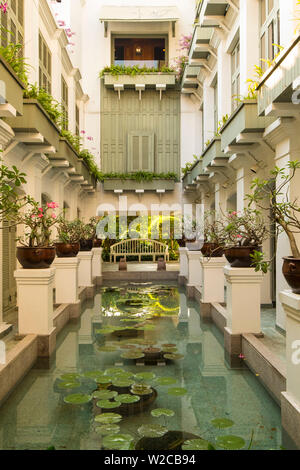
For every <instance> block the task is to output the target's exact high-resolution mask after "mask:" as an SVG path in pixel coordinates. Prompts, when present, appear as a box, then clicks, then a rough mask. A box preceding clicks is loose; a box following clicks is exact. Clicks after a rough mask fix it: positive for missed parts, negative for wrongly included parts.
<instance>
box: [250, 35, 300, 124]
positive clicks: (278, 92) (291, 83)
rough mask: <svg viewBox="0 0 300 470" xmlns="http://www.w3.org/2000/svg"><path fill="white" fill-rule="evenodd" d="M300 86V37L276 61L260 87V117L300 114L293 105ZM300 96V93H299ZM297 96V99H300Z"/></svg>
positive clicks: (263, 78)
mask: <svg viewBox="0 0 300 470" xmlns="http://www.w3.org/2000/svg"><path fill="white" fill-rule="evenodd" d="M299 86H300V36H298V37H297V39H296V40H295V41H294V42H293V43H292V45H291V46H290V47H289V48H288V49H287V50H286V49H285V50H283V51H282V53H281V54H280V55H279V56H278V58H277V59H276V63H275V65H274V66H273V67H272V68H271V69H270V70H267V72H266V73H265V75H264V76H263V77H262V80H261V82H260V84H259V86H258V113H259V115H260V116H270V115H273V116H293V115H294V113H295V112H298V113H299V110H298V107H299V106H296V105H295V104H293V101H292V97H293V93H294V92H295V91H297V90H298V89H299ZM298 95H299V93H298ZM298 95H297V98H298Z"/></svg>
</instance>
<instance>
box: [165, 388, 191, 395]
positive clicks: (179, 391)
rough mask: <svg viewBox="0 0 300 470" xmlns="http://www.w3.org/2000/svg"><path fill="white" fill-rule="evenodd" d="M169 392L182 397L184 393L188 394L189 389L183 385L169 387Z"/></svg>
mask: <svg viewBox="0 0 300 470" xmlns="http://www.w3.org/2000/svg"><path fill="white" fill-rule="evenodd" d="M168 394H169V395H172V396H175V397H182V396H183V395H186V394H187V390H186V388H181V387H174V388H169V389H168Z"/></svg>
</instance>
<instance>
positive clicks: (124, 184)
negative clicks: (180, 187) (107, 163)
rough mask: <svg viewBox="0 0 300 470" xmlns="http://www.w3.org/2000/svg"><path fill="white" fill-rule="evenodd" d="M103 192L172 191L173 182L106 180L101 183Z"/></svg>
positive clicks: (158, 180)
mask: <svg viewBox="0 0 300 470" xmlns="http://www.w3.org/2000/svg"><path fill="white" fill-rule="evenodd" d="M103 185H104V190H105V191H114V190H123V191H135V190H136V189H137V190H138V189H142V190H144V191H156V190H160V189H161V190H165V191H173V190H174V188H175V180H164V179H153V180H152V181H140V182H138V181H136V180H134V179H132V180H121V179H107V180H104V182H103Z"/></svg>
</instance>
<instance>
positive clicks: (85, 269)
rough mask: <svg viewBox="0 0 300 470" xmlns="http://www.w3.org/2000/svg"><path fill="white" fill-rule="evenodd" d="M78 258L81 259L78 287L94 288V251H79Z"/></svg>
mask: <svg viewBox="0 0 300 470" xmlns="http://www.w3.org/2000/svg"><path fill="white" fill-rule="evenodd" d="M77 258H78V259H79V267H78V286H79V287H91V286H93V278H92V258H93V253H92V251H79V253H78V255H77Z"/></svg>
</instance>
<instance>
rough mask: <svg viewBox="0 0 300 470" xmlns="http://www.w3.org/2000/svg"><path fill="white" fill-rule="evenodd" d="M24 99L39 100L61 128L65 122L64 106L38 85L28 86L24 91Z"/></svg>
mask: <svg viewBox="0 0 300 470" xmlns="http://www.w3.org/2000/svg"><path fill="white" fill-rule="evenodd" d="M24 98H30V99H35V100H37V101H38V102H39V103H40V105H41V106H42V108H43V109H44V110H45V111H46V112H47V113H48V114H49V117H50V118H51V119H52V121H53V122H55V124H57V125H58V126H61V124H62V123H63V121H64V111H63V108H62V105H61V104H60V103H59V102H58V101H56V100H55V99H54V98H53V96H52V95H50V94H49V93H48V92H47V91H45V90H44V89H43V88H40V87H39V86H38V85H37V84H34V85H28V86H27V88H26V90H25V91H24Z"/></svg>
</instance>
